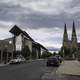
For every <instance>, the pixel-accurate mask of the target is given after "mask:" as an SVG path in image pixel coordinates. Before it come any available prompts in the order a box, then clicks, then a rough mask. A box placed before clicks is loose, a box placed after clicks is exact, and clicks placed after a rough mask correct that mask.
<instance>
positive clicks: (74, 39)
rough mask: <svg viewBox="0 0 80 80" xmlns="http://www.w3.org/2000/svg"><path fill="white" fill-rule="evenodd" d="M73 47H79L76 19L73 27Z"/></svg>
mask: <svg viewBox="0 0 80 80" xmlns="http://www.w3.org/2000/svg"><path fill="white" fill-rule="evenodd" d="M72 48H73V49H77V36H76V30H75V23H74V21H73V29H72Z"/></svg>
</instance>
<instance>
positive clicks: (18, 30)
mask: <svg viewBox="0 0 80 80" xmlns="http://www.w3.org/2000/svg"><path fill="white" fill-rule="evenodd" d="M9 32H11V33H12V34H14V35H19V34H21V33H23V34H24V35H25V36H26V37H27V38H29V39H30V40H31V41H34V40H33V39H32V38H31V37H30V36H29V34H28V33H26V32H25V31H23V30H21V29H20V28H19V27H18V26H17V25H15V26H13V28H12V29H11V30H10V31H9Z"/></svg>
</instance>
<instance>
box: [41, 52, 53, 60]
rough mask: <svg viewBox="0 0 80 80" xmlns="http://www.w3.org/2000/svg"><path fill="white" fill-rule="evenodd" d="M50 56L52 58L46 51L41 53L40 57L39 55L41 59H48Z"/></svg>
mask: <svg viewBox="0 0 80 80" xmlns="http://www.w3.org/2000/svg"><path fill="white" fill-rule="evenodd" d="M50 56H52V53H50V52H48V51H44V52H43V53H42V55H41V58H44V59H45V58H48V57H50Z"/></svg>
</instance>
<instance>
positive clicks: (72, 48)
mask: <svg viewBox="0 0 80 80" xmlns="http://www.w3.org/2000/svg"><path fill="white" fill-rule="evenodd" d="M62 50H63V56H64V57H72V58H77V57H78V55H79V50H80V43H78V41H77V35H76V30H75V23H74V22H73V26H72V37H71V40H69V39H68V34H67V27H66V24H65V26H64V34H63V46H62Z"/></svg>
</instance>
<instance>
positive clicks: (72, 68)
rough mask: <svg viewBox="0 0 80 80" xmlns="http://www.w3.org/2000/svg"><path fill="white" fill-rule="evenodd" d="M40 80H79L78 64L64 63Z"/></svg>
mask: <svg viewBox="0 0 80 80" xmlns="http://www.w3.org/2000/svg"><path fill="white" fill-rule="evenodd" d="M41 80H80V62H79V61H77V60H73V61H64V62H62V63H61V65H60V66H59V67H58V68H55V70H52V71H51V72H50V73H45V74H44V75H43V76H42V79H41Z"/></svg>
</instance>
